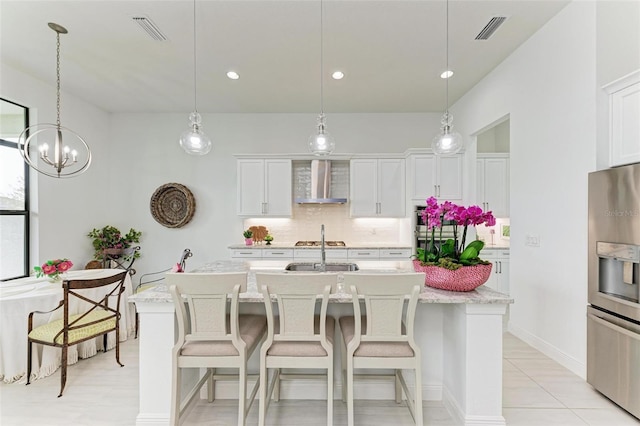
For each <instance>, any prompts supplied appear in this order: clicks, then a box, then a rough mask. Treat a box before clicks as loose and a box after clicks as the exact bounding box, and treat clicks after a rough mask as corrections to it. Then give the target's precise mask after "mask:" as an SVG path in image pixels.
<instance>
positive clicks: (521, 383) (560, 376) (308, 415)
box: [0, 333, 640, 426]
mask: <svg viewBox="0 0 640 426" xmlns="http://www.w3.org/2000/svg"><path fill="white" fill-rule="evenodd" d="M121 349H122V355H121V357H122V358H121V359H122V360H123V363H124V364H125V367H124V368H119V367H118V366H117V364H116V363H115V359H114V357H115V356H114V353H113V352H112V351H111V352H108V353H106V354H98V355H97V356H95V357H93V358H89V359H86V360H82V361H81V362H79V363H78V364H76V365H73V366H71V367H70V368H69V372H68V379H67V387H66V389H65V393H64V396H63V397H62V398H57V395H58V388H59V384H60V374H59V373H56V374H54V375H52V376H50V377H48V378H45V379H41V380H37V381H35V382H34V383H32V384H31V385H29V386H24V385H20V384H11V385H7V384H5V383H2V384H0V424H1V425H2V426H21V425H25V426H26V425H30V426H31V425H39V426H40V425H42V426H58V425H60V426H62V425H65V426H66V425H74V426H75V425H86V426H94V425H96V426H102V425H104V426H115V425H127V426H131V425H135V418H136V415H137V412H138V367H137V365H138V363H137V360H138V345H137V341H136V340H133V339H130V340H128V341H127V342H125V343H124V344H123V345H122V347H121ZM503 386H504V399H503V402H504V410H503V413H504V417H505V419H506V420H507V424H508V425H510V426H511V425H513V426H538V425H539V426H550V425H563V426H572V425H580V426H585V425H591V426H626V425H639V424H640V421H638V420H637V419H636V418H634V417H633V416H631V415H629V414H627V413H626V412H625V411H623V410H622V409H620V408H618V407H617V406H616V405H615V404H613V403H612V402H610V401H609V400H608V399H606V398H605V397H603V396H602V395H600V394H599V393H598V392H596V391H594V390H593V389H592V388H591V386H589V385H588V384H587V383H585V382H584V381H583V380H582V379H580V378H579V377H577V376H576V375H574V374H573V373H571V372H570V371H568V370H567V369H565V368H564V367H562V366H560V365H559V364H557V363H556V362H554V361H552V360H551V359H549V358H547V357H546V356H544V355H542V354H541V353H540V352H538V351H536V350H535V349H533V348H532V347H530V346H529V345H527V344H525V343H524V342H522V341H521V340H519V339H517V338H515V337H513V336H512V335H510V334H508V333H507V334H505V337H504V385H503ZM424 413H425V421H424V423H425V425H434V426H453V425H455V423H454V422H453V420H452V418H451V417H450V416H449V414H448V413H447V411H446V410H445V408H444V407H443V406H442V404H441V403H440V402H437V401H427V402H425V403H424ZM236 416H237V403H235V402H234V401H231V400H219V401H216V402H215V403H214V404H213V405H210V404H207V403H206V402H198V403H196V404H195V406H194V407H193V409H192V410H191V411H190V413H189V414H188V417H187V419H186V421H185V423H184V424H185V425H235V424H236ZM325 416H326V405H325V403H324V402H323V401H280V402H279V403H275V404H272V405H271V407H269V413H268V424H271V425H283V426H285V425H303V424H304V425H324V424H326V417H325ZM247 424H249V425H252V424H257V404H255V405H254V406H253V407H252V408H251V412H250V415H249V418H248V421H247ZM334 424H335V425H340V426H342V425H344V424H346V406H345V404H343V403H342V402H341V401H339V400H336V401H335V405H334ZM356 424H358V425H363V426H364V425H367V426H376V425H380V426H382V425H385V426H386V425H394V426H402V425H411V424H412V419H411V416H410V414H409V412H408V410H407V409H406V408H405V407H398V406H397V405H396V404H395V403H394V402H393V401H357V403H356Z"/></svg>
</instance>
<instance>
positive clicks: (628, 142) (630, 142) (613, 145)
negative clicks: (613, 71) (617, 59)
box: [604, 70, 640, 167]
mask: <svg viewBox="0 0 640 426" xmlns="http://www.w3.org/2000/svg"><path fill="white" fill-rule="evenodd" d="M604 89H605V90H606V91H607V93H608V94H609V144H610V154H609V155H610V162H609V163H610V166H611V167H614V166H621V165H624V164H630V163H636V162H639V161H640V119H639V118H640V70H638V71H635V72H633V73H631V74H629V75H627V76H625V77H623V78H621V79H619V80H616V81H614V82H612V83H609V84H607V85H606V86H605V87H604Z"/></svg>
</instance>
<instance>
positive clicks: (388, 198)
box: [349, 158, 406, 217]
mask: <svg viewBox="0 0 640 426" xmlns="http://www.w3.org/2000/svg"><path fill="white" fill-rule="evenodd" d="M405 179H406V176H405V165H404V159H398V158H394V159H368V158H367V159H355V160H351V179H350V183H351V191H350V195H349V198H350V202H351V216H352V217H404V215H405Z"/></svg>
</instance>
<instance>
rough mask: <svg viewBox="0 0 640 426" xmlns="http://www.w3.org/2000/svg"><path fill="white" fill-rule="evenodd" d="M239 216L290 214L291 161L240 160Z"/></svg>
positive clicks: (238, 170) (238, 165)
mask: <svg viewBox="0 0 640 426" xmlns="http://www.w3.org/2000/svg"><path fill="white" fill-rule="evenodd" d="M237 172H238V177H237V179H238V215H240V216H280V217H286V216H291V204H292V198H291V179H292V177H291V160H287V159H282V160H280V159H277V160H263V159H240V160H238V164H237Z"/></svg>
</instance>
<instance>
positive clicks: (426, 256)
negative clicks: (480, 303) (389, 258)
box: [413, 197, 496, 291]
mask: <svg viewBox="0 0 640 426" xmlns="http://www.w3.org/2000/svg"><path fill="white" fill-rule="evenodd" d="M422 215H423V220H424V223H425V224H426V225H427V233H428V232H431V238H430V239H429V240H428V242H427V246H426V247H425V248H424V249H422V248H418V249H417V254H416V255H415V256H414V257H415V259H414V261H413V264H414V269H415V270H416V271H418V272H424V273H425V274H426V276H425V284H426V285H428V286H430V287H435V288H440V289H444V290H453V291H471V290H473V289H475V288H476V287H479V286H481V285H482V284H484V283H485V282H487V280H488V279H489V276H490V275H491V262H486V261H484V260H482V259H480V257H479V255H480V250H482V248H483V247H484V242H482V241H479V240H474V241H472V242H470V243H469V244H467V245H466V246H465V243H466V238H467V229H468V227H469V226H476V225H487V226H494V225H495V224H496V220H495V218H494V217H493V214H492V213H491V212H490V211H489V212H484V211H482V209H481V208H480V207H478V206H469V207H463V206H458V205H456V204H453V203H451V202H449V201H445V202H444V203H442V204H438V201H437V200H436V199H435V198H434V197H430V198H428V199H427V206H426V208H425V209H424V211H423V213H422ZM443 226H451V227H452V228H453V238H449V239H447V240H446V241H442V227H443ZM460 226H462V227H463V228H462V237H461V241H458V236H459V234H458V227H460ZM437 234H439V235H440V238H438V241H439V243H436V235H437Z"/></svg>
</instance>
